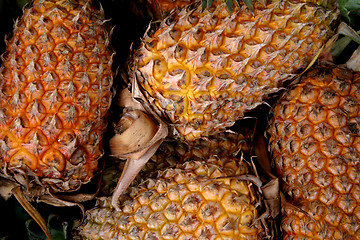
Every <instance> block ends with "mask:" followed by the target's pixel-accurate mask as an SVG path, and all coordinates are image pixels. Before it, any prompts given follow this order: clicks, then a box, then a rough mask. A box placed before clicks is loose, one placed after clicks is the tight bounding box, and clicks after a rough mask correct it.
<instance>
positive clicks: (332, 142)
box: [268, 66, 360, 239]
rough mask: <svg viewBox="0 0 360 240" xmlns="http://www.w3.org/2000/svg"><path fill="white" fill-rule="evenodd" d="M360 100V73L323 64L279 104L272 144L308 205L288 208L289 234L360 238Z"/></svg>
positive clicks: (295, 198) (295, 194) (286, 185)
mask: <svg viewBox="0 0 360 240" xmlns="http://www.w3.org/2000/svg"><path fill="white" fill-rule="evenodd" d="M359 106H360V74H359V73H354V72H352V71H351V70H348V69H345V68H340V67H335V66H323V67H319V68H315V69H314V70H312V71H310V72H308V73H307V74H305V75H304V76H302V77H301V80H300V83H298V84H296V85H295V86H294V87H293V88H292V89H291V90H290V91H288V92H286V93H285V94H284V96H283V97H282V99H281V100H280V101H279V102H278V104H277V105H276V106H275V107H274V109H273V117H272V119H271V121H270V124H269V128H268V133H269V135H270V139H269V149H270V151H271V154H272V158H273V161H274V166H275V168H276V172H277V174H278V175H279V177H280V178H281V179H282V190H283V191H284V193H285V194H286V195H287V198H288V200H289V201H290V202H291V203H292V204H294V205H295V206H297V207H299V208H300V209H302V210H303V211H301V210H299V209H297V210H296V209H295V210H294V209H291V208H290V209H285V216H284V219H283V222H282V227H283V230H284V231H285V234H286V237H285V239H299V238H302V239H303V238H306V239H310V237H313V238H312V239H359V238H360V162H359V157H360V144H359V143H360V121H359V120H360V107H359ZM304 212H307V213H308V215H306V214H304ZM311 217H312V218H311ZM332 236H333V237H334V238H332Z"/></svg>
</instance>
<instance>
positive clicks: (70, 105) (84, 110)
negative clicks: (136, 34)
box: [0, 0, 113, 194]
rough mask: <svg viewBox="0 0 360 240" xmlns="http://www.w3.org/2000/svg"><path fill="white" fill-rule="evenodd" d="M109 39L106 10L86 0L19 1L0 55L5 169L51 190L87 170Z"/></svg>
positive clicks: (99, 116)
mask: <svg viewBox="0 0 360 240" xmlns="http://www.w3.org/2000/svg"><path fill="white" fill-rule="evenodd" d="M109 43H110V31H109V29H108V27H107V26H106V24H105V20H104V13H103V11H102V10H97V9H95V8H94V7H93V6H92V4H91V1H88V0H79V1H71V0H35V1H34V2H33V3H32V4H31V5H30V7H28V8H25V9H24V13H23V16H22V17H21V19H20V20H17V21H16V22H15V24H14V31H13V34H12V37H11V38H10V39H8V40H7V47H6V52H5V53H4V55H3V56H2V60H3V64H2V68H1V74H0V82H1V91H0V152H1V159H0V167H1V169H2V171H3V175H4V176H5V177H11V176H12V177H14V178H15V179H16V180H17V181H19V182H20V183H21V184H23V185H25V186H26V187H27V189H29V188H32V187H37V186H41V188H42V189H44V188H45V189H47V190H49V191H51V192H58V191H72V190H76V189H78V188H79V187H80V186H81V185H82V184H83V183H87V182H88V181H89V180H90V179H91V178H92V176H93V174H94V171H95V170H96V169H97V161H98V159H99V158H100V157H101V156H102V154H103V150H102V135H103V133H104V130H105V128H106V121H105V119H104V118H105V116H106V113H107V110H108V108H109V106H110V102H111V99H112V96H113V94H112V92H111V88H112V81H113V73H112V70H111V65H112V57H113V51H112V50H111V49H110V47H109ZM43 192H44V191H41V192H40V194H42V193H43ZM32 194H36V193H34V192H33V193H32Z"/></svg>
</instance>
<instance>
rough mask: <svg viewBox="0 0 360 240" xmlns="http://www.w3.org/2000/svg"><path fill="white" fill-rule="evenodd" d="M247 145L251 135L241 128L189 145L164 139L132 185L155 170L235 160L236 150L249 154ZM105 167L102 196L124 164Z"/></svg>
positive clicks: (114, 161) (109, 163)
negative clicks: (192, 161) (181, 165)
mask: <svg viewBox="0 0 360 240" xmlns="http://www.w3.org/2000/svg"><path fill="white" fill-rule="evenodd" d="M250 142H251V133H250V131H249V129H245V128H244V129H243V131H242V133H232V132H222V133H219V134H217V135H214V136H210V137H209V138H207V139H198V140H196V141H194V142H192V144H191V145H190V144H187V143H184V142H180V141H177V140H175V139H171V138H168V139H166V140H165V141H164V142H163V143H162V144H161V145H160V147H159V149H158V150H157V151H156V153H155V154H154V156H152V158H151V159H150V160H149V161H148V162H147V163H146V165H145V166H144V168H143V169H142V170H141V171H140V173H139V175H138V176H137V178H136V181H134V182H133V184H136V183H137V182H139V181H140V182H141V181H143V180H144V179H146V178H149V177H151V178H155V177H157V171H158V170H165V169H167V168H169V167H174V166H175V165H176V164H179V163H184V162H186V161H189V160H198V161H201V160H203V159H208V158H211V157H215V158H223V157H235V156H236V155H237V153H239V152H240V151H241V152H242V153H244V154H247V153H249V152H250ZM106 164H107V165H106V168H105V170H104V173H103V184H104V185H103V187H102V188H101V192H102V193H103V194H104V195H105V196H109V195H110V194H111V193H112V191H113V190H114V189H115V187H116V184H117V182H118V179H119V177H120V174H121V172H122V170H123V169H124V165H125V161H123V160H119V159H109V161H106Z"/></svg>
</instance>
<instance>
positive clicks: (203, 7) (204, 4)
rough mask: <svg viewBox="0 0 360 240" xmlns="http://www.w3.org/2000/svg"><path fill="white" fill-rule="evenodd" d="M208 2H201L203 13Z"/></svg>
mask: <svg viewBox="0 0 360 240" xmlns="http://www.w3.org/2000/svg"><path fill="white" fill-rule="evenodd" d="M206 5H207V0H201V11H202V12H203V11H204V10H205V8H206Z"/></svg>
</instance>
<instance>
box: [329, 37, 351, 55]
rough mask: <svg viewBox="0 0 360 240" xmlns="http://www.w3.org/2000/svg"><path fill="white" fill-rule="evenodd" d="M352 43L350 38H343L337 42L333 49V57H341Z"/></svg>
mask: <svg viewBox="0 0 360 240" xmlns="http://www.w3.org/2000/svg"><path fill="white" fill-rule="evenodd" d="M350 43H351V39H350V38H349V37H342V38H340V39H339V40H337V41H336V42H335V44H334V46H333V47H332V48H331V55H332V56H333V57H337V56H339V55H340V54H341V53H342V52H344V50H345V48H346V47H347V46H348V45H349V44H350Z"/></svg>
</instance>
